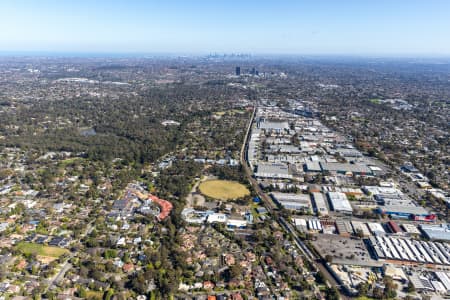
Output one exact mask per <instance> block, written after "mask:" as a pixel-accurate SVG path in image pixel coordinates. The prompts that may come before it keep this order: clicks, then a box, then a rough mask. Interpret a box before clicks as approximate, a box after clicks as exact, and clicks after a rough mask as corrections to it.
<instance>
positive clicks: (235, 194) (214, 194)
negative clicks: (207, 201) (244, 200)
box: [199, 180, 250, 200]
mask: <svg viewBox="0 0 450 300" xmlns="http://www.w3.org/2000/svg"><path fill="white" fill-rule="evenodd" d="M199 189H200V192H201V193H202V194H204V195H205V196H208V197H211V198H214V199H221V200H231V199H237V198H241V197H244V196H248V195H250V191H249V190H248V189H247V188H246V187H245V186H244V185H243V184H240V183H239V182H236V181H228V180H208V181H205V182H202V183H201V184H200V186H199Z"/></svg>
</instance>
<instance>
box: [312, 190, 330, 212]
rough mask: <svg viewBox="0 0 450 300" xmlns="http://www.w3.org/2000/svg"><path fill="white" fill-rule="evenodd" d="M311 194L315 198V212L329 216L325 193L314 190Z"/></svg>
mask: <svg viewBox="0 0 450 300" xmlns="http://www.w3.org/2000/svg"><path fill="white" fill-rule="evenodd" d="M311 195H312V198H313V200H314V209H315V212H316V213H317V214H318V215H320V216H328V207H327V204H326V202H325V197H324V196H323V194H322V193H320V192H313V193H311Z"/></svg>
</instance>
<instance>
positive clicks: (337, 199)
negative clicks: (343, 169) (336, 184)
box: [327, 192, 353, 214]
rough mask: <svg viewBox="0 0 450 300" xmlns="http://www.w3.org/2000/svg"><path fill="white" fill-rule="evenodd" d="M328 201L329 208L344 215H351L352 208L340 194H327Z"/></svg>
mask: <svg viewBox="0 0 450 300" xmlns="http://www.w3.org/2000/svg"><path fill="white" fill-rule="evenodd" d="M327 195H328V199H329V201H330V205H331V208H332V209H333V210H334V211H336V212H341V213H345V214H352V213H353V208H352V205H351V204H350V201H348V199H347V196H345V194H344V193H341V192H328V194H327Z"/></svg>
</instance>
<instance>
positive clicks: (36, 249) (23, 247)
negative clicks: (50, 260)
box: [16, 242, 69, 258]
mask: <svg viewBox="0 0 450 300" xmlns="http://www.w3.org/2000/svg"><path fill="white" fill-rule="evenodd" d="M16 249H17V250H19V251H21V252H22V253H24V254H35V255H39V256H47V257H54V258H58V257H60V256H61V255H63V254H65V253H68V252H69V251H68V250H67V249H63V248H59V247H51V246H44V245H40V244H35V243H26V242H21V243H19V244H17V246H16Z"/></svg>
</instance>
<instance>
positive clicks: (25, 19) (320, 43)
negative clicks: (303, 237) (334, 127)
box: [0, 0, 450, 56]
mask: <svg viewBox="0 0 450 300" xmlns="http://www.w3.org/2000/svg"><path fill="white" fill-rule="evenodd" d="M15 51H17V52H27V51H30V52H33V51H47V52H74V53H76V52H86V53H180V54H207V53H213V52H217V53H249V54H302V55H305V54H311V55H314V54H316V55H328V54H329V55H336V54H337V55H339V54H343V55H388V56H389V55H425V56H427V55H430V56H433V55H438V56H440V55H445V56H448V55H450V1H449V0H310V1H302V0H292V1H291V0H239V1H238V0H160V1H152V0H147V1H144V0H121V1H119V0H117V1H115V0H76V1H75V0H70V1H69V0H38V1H37V0H0V52H15Z"/></svg>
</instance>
